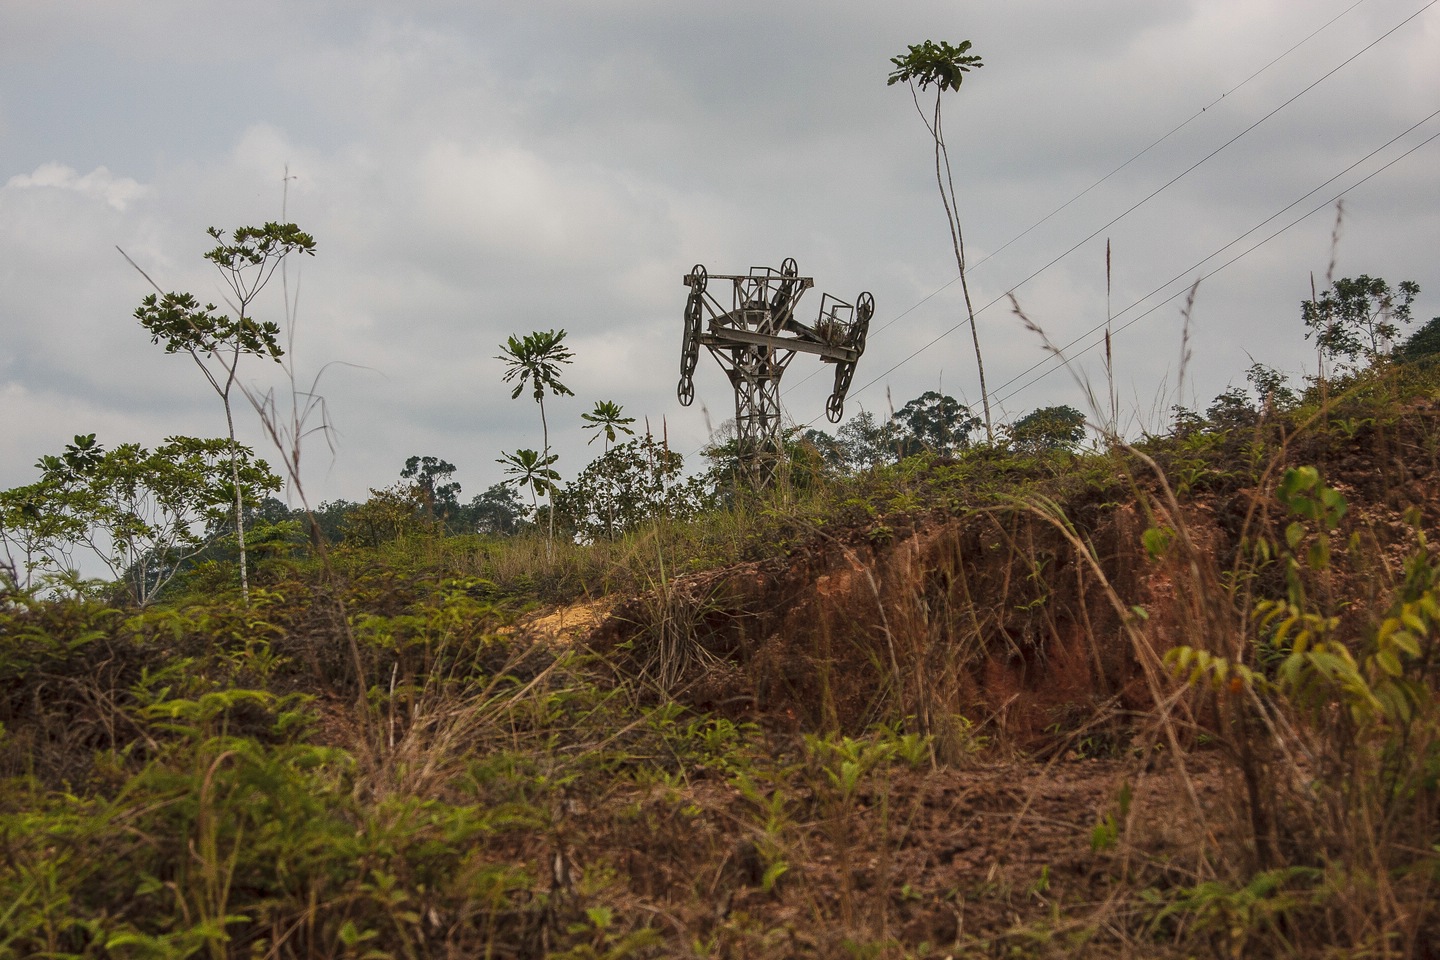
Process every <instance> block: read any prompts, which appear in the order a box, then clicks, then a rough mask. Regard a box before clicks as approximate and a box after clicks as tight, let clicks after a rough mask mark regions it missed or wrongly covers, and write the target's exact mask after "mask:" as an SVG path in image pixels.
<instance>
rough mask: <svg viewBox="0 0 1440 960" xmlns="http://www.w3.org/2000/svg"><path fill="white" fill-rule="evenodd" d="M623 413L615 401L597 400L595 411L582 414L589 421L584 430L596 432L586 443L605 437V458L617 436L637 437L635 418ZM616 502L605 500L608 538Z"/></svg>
mask: <svg viewBox="0 0 1440 960" xmlns="http://www.w3.org/2000/svg"><path fill="white" fill-rule="evenodd" d="M623 411H624V408H623V407H621V406H620V404H618V403H616V402H615V401H614V400H596V401H595V409H594V410H592V411H590V412H589V413H582V414H580V419H581V420H585V421H587V422H586V424H585V426H584V429H586V430H594V431H595V433H594V434H592V435H591V437H590V439H589V440H587V441H585V443H586V445H587V446H588V445H589V444H592V443H594V442H595V438H596V437H600V436H603V437H604V438H605V454H604V456H605V457H609V456H610V444H612V443H614V442H615V438H616V437H617V436H619V435H620V434H622V433H623V434H625V435H626V436H630V437H633V436H634V435H635V431H634V430H631V429H630V424H632V423H634V422H635V418H634V417H626V416H622V415H621V414H622V413H623ZM614 500H615V498H614V497H613V496H610V497H606V498H605V505H606V506H605V520H606V524H607V525H606V535H607V536H609V535H611V533H612V531H613V530H614V527H615V510H614V506H613V503H614Z"/></svg>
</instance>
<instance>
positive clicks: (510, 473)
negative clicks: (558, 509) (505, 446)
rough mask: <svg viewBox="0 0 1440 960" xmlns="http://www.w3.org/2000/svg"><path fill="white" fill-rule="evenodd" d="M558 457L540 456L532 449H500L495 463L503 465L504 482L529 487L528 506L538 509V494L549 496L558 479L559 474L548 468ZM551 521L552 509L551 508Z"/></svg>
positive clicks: (520, 487)
mask: <svg viewBox="0 0 1440 960" xmlns="http://www.w3.org/2000/svg"><path fill="white" fill-rule="evenodd" d="M558 459H559V457H557V456H554V455H551V456H546V457H542V456H541V455H540V454H538V453H536V452H535V451H534V450H516V451H515V452H514V453H505V452H504V451H501V455H500V459H499V460H496V461H495V462H496V463H499V464H503V465H504V466H505V477H506V479H505V482H506V483H508V484H512V485H514V486H515V487H517V488H519V489H521V490H524V489H525V488H527V487H528V488H529V489H530V507H531V509H532V510H539V509H540V501H539V495H540V494H542V493H543V494H545V495H546V496H549V495H550V494H551V493H553V492H554V490H555V481H557V480H559V479H560V474H558V473H556V472H555V471H554V470H552V469H550V468H551V465H552V464H554V463H555V461H556V460H558ZM550 513H551V514H552V518H551V520H552V522H553V520H554V518H553V514H554V513H555V511H554V510H551V511H550Z"/></svg>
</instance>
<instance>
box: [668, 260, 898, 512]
mask: <svg viewBox="0 0 1440 960" xmlns="http://www.w3.org/2000/svg"><path fill="white" fill-rule="evenodd" d="M798 273H799V271H798V268H797V267H796V264H795V261H794V259H786V260H785V262H784V263H782V264H781V265H780V269H779V270H776V269H774V268H773V267H752V268H751V269H750V272H749V273H748V274H741V275H734V274H729V275H718V274H717V275H716V276H713V277H712V276H710V275H709V274H708V273H707V272H706V271H705V268H704V267H703V266H702V265H700V264H696V265H695V267H694V269H692V270H691V271H690V272H689V273H688V274H686V275H685V285H686V286H687V287H689V288H690V296H689V298H688V300H687V301H686V303H685V340H684V343H683V345H682V347H681V353H680V385H679V387H678V389H677V390H676V392H677V394H678V395H679V397H680V403H681V405H682V406H687V407H688V406H689V405H690V403H691V402H692V401H693V400H694V399H695V383H694V379H693V377H694V374H695V365H696V363H697V362H698V361H699V356H700V347H701V346H704V347H705V348H706V349H708V350H709V351H710V353H711V355H712V356H714V357H715V359H716V360H717V361H719V363H720V366H721V367H723V368H724V369H725V373H726V375H727V376H728V377H729V378H730V384H731V386H732V387H733V388H734V390H735V433H736V454H737V457H738V460H739V464H740V469H741V472H742V473H743V474H744V475H745V476H746V478H747V479H748V480H749V482H750V485H751V486H752V487H753V488H754V489H757V490H759V489H761V488H763V487H766V486H768V485H769V484H770V483H771V482H772V481H773V480H774V478H775V473H776V470H777V469H778V468H779V466H780V462H781V460H782V459H783V457H784V448H783V445H782V443H781V436H780V378H781V377H782V376H783V375H784V373H785V368H786V367H787V366H788V365H789V364H790V361H791V360H792V359H794V357H795V354H796V353H813V354H815V355H817V356H819V357H820V359H821V360H822V361H823V362H825V363H833V364H835V365H836V366H835V387H834V390H833V391H832V392H831V394H830V398H829V399H828V400H827V401H826V402H825V415H826V416H827V417H829V419H830V422H831V423H839V422H840V417H841V415H842V413H843V412H844V405H845V393H846V391H848V390H849V389H850V381H851V379H852V378H853V377H854V376H855V364H856V362H857V361H859V359H860V355H861V354H862V353H863V352H864V351H865V335H866V332H867V331H868V330H869V327H870V318H871V316H873V315H874V313H875V299H874V298H873V297H872V296H870V294H869V293H862V294H860V296H859V297H857V298H856V302H855V303H854V304H850V303H846V302H845V301H843V300H839V299H836V298H835V297H832V296H831V295H830V294H828V293H827V294H825V295H824V297H822V299H821V302H820V315H819V317H818V318H817V319H816V321H815V324H814V326H806V325H805V324H803V323H800V322H799V321H798V320H796V319H795V305H796V304H797V303H798V302H799V300H800V297H801V295H802V294H804V292H805V291H806V290H808V289H810V288H811V287H812V286H814V285H815V281H814V280H813V279H811V278H810V277H802V276H799V275H798ZM711 281H722V282H728V284H729V288H730V298H729V300H730V303H729V305H728V306H727V305H726V304H725V303H724V302H723V301H721V300H720V299H718V298H717V297H716V296H715V294H714V293H712V292H711V290H710V283H711Z"/></svg>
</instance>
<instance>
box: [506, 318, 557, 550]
mask: <svg viewBox="0 0 1440 960" xmlns="http://www.w3.org/2000/svg"><path fill="white" fill-rule="evenodd" d="M500 349H501V350H502V351H503V352H502V353H501V355H500V356H498V357H496V358H495V359H496V360H503V361H505V364H506V367H505V377H504V380H505V382H506V383H511V382H514V384H515V389H514V390H512V391H511V392H510V399H511V400H514V399H516V398H517V397H519V396H520V394H521V393H523V392H524V391H525V386H526V384H527V383H528V384H529V385H530V387H531V389H532V391H533V394H534V397H535V402H536V403H538V404H539V405H540V430H541V434H542V438H543V440H544V443H543V451H542V454H541V459H542V460H543V462H544V464H545V465H546V466H548V465H549V464H551V463H554V462H555V459H556V458H554V457H552V456H550V424H549V423H548V422H547V421H546V419H545V391H546V390H549V391H550V392H551V393H553V394H554V395H555V396H557V397H561V396H564V397H573V396H574V395H575V394H574V392H573V391H572V390H571V389H570V388H569V387H567V386H565V384H563V383H561V382H560V367H561V365H562V364H567V363H569V362H570V361H571V360H572V359H573V358H574V356H575V355H574V354H573V353H571V352H570V348H569V347H567V346H565V331H564V330H545V331H543V332H542V331H539V330H537V331H535V332H534V333H527V334H526V335H525V336H524V337H523V338H521V337H510V338H509V340H508V341H507V342H505V343H503V344H501V345H500ZM521 452H522V453H523V452H524V451H521ZM531 452H532V453H533V452H534V451H531ZM546 490H547V494H546V495H547V496H550V492H552V491H553V484H551V485H550V486H549V487H547V488H546ZM553 499H554V498H553V497H551V501H552V502H551V506H552V507H553V506H554V502H553ZM554 541H555V511H554V510H553V509H552V510H551V511H550V542H551V544H552V546H553V544H554Z"/></svg>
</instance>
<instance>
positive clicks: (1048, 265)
mask: <svg viewBox="0 0 1440 960" xmlns="http://www.w3.org/2000/svg"><path fill="white" fill-rule="evenodd" d="M1436 3H1440V0H1430V2H1429V3H1426V4H1425V6H1423V7H1421V8H1420V9H1418V10H1416V11H1415V12H1414V13H1412V14H1410V15H1409V16H1408V17H1406V18H1405V19H1403V20H1401V21H1400V22H1399V23H1397V24H1396V25H1395V26H1393V27H1391V28H1390V29H1389V30H1386V31H1385V32H1384V33H1382V34H1381V35H1380V36H1378V37H1376V38H1375V39H1374V40H1372V41H1370V42H1369V43H1367V44H1366V45H1365V46H1364V47H1362V48H1360V49H1359V50H1358V51H1356V52H1355V53H1354V54H1352V55H1350V56H1349V57H1348V58H1346V59H1345V60H1344V61H1342V62H1341V63H1340V64H1338V65H1337V66H1335V67H1333V68H1331V69H1330V70H1329V71H1328V72H1326V73H1325V74H1323V75H1322V76H1320V77H1319V78H1317V79H1315V80H1313V81H1311V83H1309V84H1308V85H1307V86H1305V87H1304V88H1303V89H1302V90H1300V91H1299V92H1298V93H1296V94H1294V95H1293V96H1291V97H1290V98H1289V99H1287V100H1285V101H1284V102H1283V103H1281V104H1279V105H1278V106H1276V107H1274V108H1272V109H1271V110H1269V111H1268V112H1267V113H1265V114H1264V115H1263V116H1261V117H1260V118H1259V119H1258V120H1256V121H1255V122H1253V123H1251V124H1250V125H1249V126H1247V127H1246V128H1245V129H1243V130H1241V131H1240V132H1239V133H1237V134H1235V135H1234V136H1233V137H1231V138H1230V139H1229V140H1227V141H1225V142H1224V143H1222V144H1221V145H1220V146H1218V147H1216V148H1215V149H1214V150H1212V151H1210V153H1208V154H1206V155H1205V156H1204V157H1202V158H1200V159H1199V160H1197V161H1195V162H1194V163H1193V164H1191V165H1190V166H1189V167H1187V168H1186V169H1185V170H1183V171H1181V172H1180V173H1179V174H1176V175H1175V176H1174V177H1172V178H1171V179H1170V180H1168V181H1167V182H1166V183H1164V184H1163V185H1161V186H1160V187H1158V188H1156V189H1155V190H1153V191H1151V192H1150V193H1149V194H1148V195H1146V196H1145V197H1143V198H1142V199H1140V200H1138V201H1137V202H1135V203H1134V204H1132V205H1131V206H1130V207H1128V208H1127V209H1126V210H1124V211H1123V212H1121V213H1120V214H1118V215H1117V216H1115V217H1113V218H1111V219H1110V220H1109V221H1107V222H1106V223H1104V224H1102V225H1101V226H1100V227H1098V228H1096V229H1095V230H1094V231H1093V232H1091V233H1090V234H1089V235H1088V236H1086V237H1084V238H1083V239H1081V240H1079V241H1077V242H1076V243H1075V244H1073V245H1072V246H1070V247H1069V248H1068V249H1066V250H1065V251H1064V252H1062V253H1060V254H1059V255H1058V256H1056V257H1054V258H1053V259H1051V260H1050V261H1049V262H1048V263H1046V264H1044V265H1043V266H1041V267H1040V268H1039V269H1037V270H1035V271H1034V272H1032V273H1031V274H1030V275H1029V276H1027V277H1025V278H1024V279H1023V280H1021V281H1020V282H1019V283H1017V284H1015V285H1014V286H1013V287H1011V288H1010V291H1007V293H1006V294H1002V295H1001V296H998V297H995V298H994V299H993V300H991V301H990V302H989V303H986V304H985V305H984V306H982V307H981V308H980V309H979V310H977V311H975V312H976V314H977V315H979V314H981V313H984V312H985V311H986V310H988V309H990V308H991V307H993V306H994V305H995V304H996V303H998V302H1000V301H1001V300H1002V299H1004V298H1005V296H1008V293H1009V292H1013V291H1014V290H1017V289H1019V288H1020V287H1023V286H1024V285H1025V284H1027V283H1029V282H1030V281H1032V280H1034V279H1035V278H1036V277H1038V276H1040V275H1041V274H1042V273H1044V272H1046V271H1047V270H1049V269H1050V268H1051V267H1053V266H1055V265H1056V264H1057V263H1059V262H1060V261H1061V260H1064V259H1065V258H1066V257H1068V256H1070V254H1072V253H1074V252H1075V251H1076V250H1078V249H1080V248H1081V247H1082V246H1084V245H1085V244H1087V243H1089V242H1090V241H1091V240H1093V239H1095V238H1096V237H1097V236H1099V235H1100V234H1101V233H1103V232H1104V231H1105V230H1107V229H1109V228H1110V227H1112V226H1114V225H1115V224H1116V223H1118V222H1119V221H1121V220H1122V219H1124V218H1125V217H1127V216H1129V215H1130V214H1131V213H1133V212H1135V211H1136V210H1137V209H1139V208H1140V207H1141V206H1143V205H1145V204H1146V203H1148V202H1150V201H1151V200H1153V199H1154V198H1155V197H1156V196H1158V195H1159V194H1160V193H1161V192H1163V191H1164V190H1167V189H1169V188H1170V187H1171V186H1173V185H1174V184H1176V183H1177V182H1179V181H1180V180H1181V179H1183V178H1184V177H1186V176H1187V175H1189V174H1190V173H1192V172H1194V171H1195V170H1196V169H1197V168H1199V167H1200V166H1201V165H1202V164H1204V163H1206V162H1208V161H1210V160H1211V159H1213V158H1214V157H1215V156H1217V155H1218V154H1219V153H1221V152H1222V151H1224V150H1225V149H1226V148H1228V147H1230V146H1231V145H1232V144H1234V143H1235V142H1236V141H1238V140H1240V139H1241V138H1242V137H1244V136H1245V135H1246V134H1248V133H1250V132H1251V131H1252V130H1254V129H1255V128H1256V127H1258V126H1260V125H1261V124H1262V123H1264V122H1265V121H1266V120H1269V119H1270V118H1271V117H1273V116H1274V115H1275V114H1277V113H1279V112H1280V111H1281V110H1283V109H1285V108H1286V107H1288V106H1289V105H1290V104H1292V103H1294V102H1295V101H1296V100H1298V99H1300V98H1301V97H1303V96H1304V95H1305V94H1307V93H1309V92H1310V91H1311V90H1313V89H1315V87H1317V86H1319V85H1320V84H1321V83H1324V82H1325V81H1326V80H1328V79H1330V78H1331V77H1332V76H1334V75H1335V74H1336V73H1338V72H1339V71H1340V70H1342V69H1344V68H1345V67H1347V66H1349V65H1350V64H1351V63H1353V62H1355V60H1357V59H1359V58H1360V57H1361V56H1362V55H1364V54H1365V53H1366V52H1367V51H1369V50H1370V49H1372V48H1373V47H1374V46H1375V45H1376V44H1378V43H1380V42H1381V41H1382V40H1385V39H1386V38H1387V37H1389V36H1391V35H1392V34H1393V33H1395V32H1396V31H1397V30H1399V29H1400V28H1401V27H1403V26H1405V25H1406V24H1408V23H1409V22H1410V21H1412V20H1414V19H1415V18H1416V17H1418V16H1420V14H1422V13H1424V12H1425V11H1426V10H1429V9H1430V8H1431V7H1433V6H1435V4H1436ZM1351 9H1353V7H1352V8H1351ZM1346 12H1348V10H1347V11H1346ZM1341 15H1342V16H1343V13H1342V14H1341ZM1336 19H1338V18H1336ZM1331 22H1333V20H1332V21H1331ZM1327 26H1328V24H1327ZM1321 29H1324V28H1323V27H1322V28H1321ZM1317 32H1318V31H1317ZM1312 36H1313V34H1312ZM1303 42H1304V41H1302V43H1303ZM1287 52H1288V51H1287ZM1283 56H1284V55H1283V54H1282V57H1281V58H1283ZM1281 58H1276V61H1278V60H1279V59H1281ZM1276 61H1272V63H1273V62H1276ZM1259 72H1263V68H1262V71H1257V74H1256V75H1258V73H1259ZM1254 76H1255V75H1252V76H1251V77H1249V78H1247V79H1246V80H1245V81H1243V82H1244V83H1248V82H1249V80H1251V79H1253V78H1254ZM1235 89H1238V87H1236V88H1235ZM1229 92H1233V91H1227V94H1226V95H1228V93H1229ZM1222 99H1223V96H1222ZM1205 109H1207V110H1208V109H1209V108H1208V107H1206V108H1205ZM1201 112H1202V113H1203V112H1204V110H1202V111H1201ZM1187 122H1188V121H1187ZM1147 149H1149V148H1147ZM1127 163H1128V161H1127ZM1123 166H1124V165H1123V164H1122V167H1123ZM1051 216H1053V214H1051ZM1027 232H1028V231H1027ZM1012 242H1013V241H1012ZM982 262H983V261H982ZM977 266H978V264H977ZM957 279H959V278H958V277H956V278H954V279H952V280H950V281H948V282H947V283H946V284H944V286H942V287H940V288H939V289H938V290H936V291H935V293H932V294H930V296H928V297H926V298H925V300H929V299H930V298H931V297H934V296H935V295H936V294H938V293H939V292H940V291H941V290H944V289H945V288H946V287H948V286H950V285H951V284H953V283H954V282H955V280H957ZM925 300H922V301H921V303H924V302H925ZM916 306H918V304H917V305H916ZM914 309H915V307H911V308H910V310H907V311H905V313H909V312H911V311H912V310H914ZM904 315H905V314H901V315H900V316H904ZM899 319H900V317H899V316H897V317H896V318H895V320H892V321H890V323H887V324H886V325H885V326H886V327H888V326H890V325H891V324H893V323H894V322H895V321H896V320H899ZM968 322H969V320H968V318H967V319H966V320H962V321H960V322H959V323H957V324H955V325H954V326H952V327H950V328H949V329H947V330H945V331H944V332H943V333H941V334H939V335H938V336H936V337H935V338H934V339H932V340H930V341H929V342H928V343H926V344H924V345H923V346H921V347H920V348H919V349H917V350H915V351H914V352H913V353H911V354H909V355H908V356H906V357H905V358H903V359H902V360H900V361H899V362H897V363H895V364H894V365H892V366H891V367H889V368H888V369H886V370H885V371H884V372H883V373H881V374H880V375H879V376H877V377H875V378H873V379H871V380H869V381H867V382H866V383H865V384H864V385H862V386H861V387H859V388H858V389H856V390H855V391H853V393H854V394H855V395H859V394H861V393H863V392H864V391H866V390H868V389H869V388H870V387H873V386H874V385H875V384H877V383H879V382H880V381H881V380H883V379H884V378H885V377H887V376H889V375H890V374H891V373H893V372H895V371H896V370H898V369H899V368H900V367H902V366H904V365H905V364H907V363H909V362H910V361H911V360H914V359H915V358H916V357H918V356H919V355H920V354H922V353H924V352H925V351H926V350H929V349H930V348H931V347H933V346H935V345H936V344H937V343H939V342H940V341H941V340H943V339H945V338H946V337H948V336H950V334H952V333H954V332H955V331H956V330H959V329H960V328H962V327H963V326H964V325H965V324H966V323H968ZM881 329H882V330H883V329H885V327H882V328H881ZM877 332H878V331H877ZM812 375H813V374H812ZM1021 376H1024V374H1021ZM806 379H808V377H807V378H806ZM803 382H804V381H803V380H802V381H800V383H803ZM1011 382H1013V381H1011ZM800 383H797V384H796V385H795V386H796V387H798V386H800ZM812 422H813V421H812Z"/></svg>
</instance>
